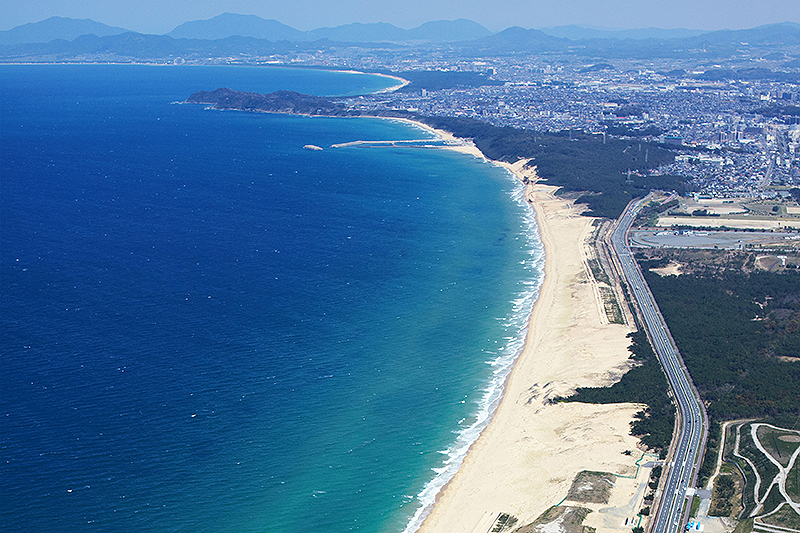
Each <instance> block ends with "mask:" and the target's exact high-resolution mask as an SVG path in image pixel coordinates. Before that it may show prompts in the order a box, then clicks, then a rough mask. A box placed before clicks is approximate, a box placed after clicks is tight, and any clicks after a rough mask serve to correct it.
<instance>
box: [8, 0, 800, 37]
mask: <svg viewBox="0 0 800 533" xmlns="http://www.w3.org/2000/svg"><path fill="white" fill-rule="evenodd" d="M225 11H228V12H231V13H242V14H252V15H258V16H260V17H262V18H267V19H276V20H279V21H281V22H283V23H284V24H288V25H289V26H292V27H294V28H297V29H299V30H309V29H314V28H319V27H323V26H338V25H340V24H348V23H351V22H389V23H391V24H394V25H395V26H399V27H401V28H411V27H414V26H418V25H419V24H422V23H423V22H426V21H430V20H442V19H448V20H452V19H456V18H468V19H471V20H474V21H476V22H479V23H481V24H483V25H484V26H486V27H487V28H489V29H490V30H493V31H499V30H502V29H505V28H507V27H509V26H523V27H525V28H543V27H549V26H560V25H564V24H585V25H593V26H598V27H607V28H644V27H651V26H654V27H659V28H691V29H708V30H716V29H726V28H728V29H741V28H751V27H754V26H759V25H762V24H770V23H774V22H787V21H788V22H798V23H800V0H0V13H2V14H3V16H2V18H1V19H0V30H6V29H10V28H12V27H14V26H18V25H20V24H25V23H26V22H37V21H40V20H43V19H45V18H48V17H51V16H62V17H72V18H90V19H93V20H96V21H98V22H102V23H104V24H109V25H111V26H121V27H123V28H127V29H130V30H134V31H139V32H143V33H167V32H168V31H170V30H171V29H172V28H174V27H175V26H177V25H179V24H181V23H183V22H186V21H188V20H197V19H207V18H211V17H213V16H215V15H219V14H220V13H223V12H225Z"/></svg>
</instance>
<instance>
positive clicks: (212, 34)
mask: <svg viewBox="0 0 800 533" xmlns="http://www.w3.org/2000/svg"><path fill="white" fill-rule="evenodd" d="M167 35H169V36H170V37H173V38H175V39H208V40H213V39H225V38H227V37H233V36H235V35H236V36H239V37H253V38H255V39H266V40H268V41H308V40H309V39H308V38H307V37H306V35H305V32H302V31H300V30H296V29H294V28H292V27H291V26H287V25H286V24H282V23H280V22H278V21H277V20H272V19H270V20H267V19H262V18H261V17H257V16H255V15H237V14H236V13H223V14H221V15H217V16H216V17H213V18H210V19H208V20H192V21H189V22H184V23H183V24H181V25H180V26H178V27H177V28H175V29H174V30H172V31H171V32H169V33H168V34H167Z"/></svg>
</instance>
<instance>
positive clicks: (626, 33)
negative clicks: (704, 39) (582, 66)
mask: <svg viewBox="0 0 800 533" xmlns="http://www.w3.org/2000/svg"><path fill="white" fill-rule="evenodd" d="M542 32H543V33H546V34H547V35H551V36H553V37H563V38H565V39H569V40H571V41H579V40H583V39H637V40H640V39H683V38H685V37H695V36H697V35H702V34H704V33H708V32H707V31H705V30H687V29H686V28H676V29H671V30H665V29H661V28H639V29H632V30H599V29H596V28H584V27H582V26H575V25H569V26H556V27H554V28H542Z"/></svg>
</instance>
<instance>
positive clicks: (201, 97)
mask: <svg viewBox="0 0 800 533" xmlns="http://www.w3.org/2000/svg"><path fill="white" fill-rule="evenodd" d="M186 103H188V104H208V105H211V106H213V108H214V109H236V110H239V111H260V112H264V113H288V114H294V115H334V116H336V115H342V114H344V113H345V112H346V110H345V108H344V106H343V105H342V104H340V103H337V102H335V101H334V100H331V99H330V98H323V97H319V96H312V95H309V94H301V93H297V92H294V91H277V92H274V93H269V94H258V93H250V92H241V91H234V90H233V89H228V88H221V89H217V90H215V91H198V92H196V93H193V94H192V95H191V96H189V98H187V99H186Z"/></svg>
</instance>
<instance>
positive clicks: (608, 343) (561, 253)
mask: <svg viewBox="0 0 800 533" xmlns="http://www.w3.org/2000/svg"><path fill="white" fill-rule="evenodd" d="M382 118H383V117H382ZM389 120H400V121H402V122H405V123H407V124H410V125H414V126H416V127H419V128H421V129H423V130H425V131H428V132H429V133H432V134H434V135H436V136H437V137H438V138H439V139H440V140H444V141H447V140H455V139H456V138H455V137H454V136H453V135H452V134H450V133H449V132H446V131H442V130H437V129H435V128H432V127H430V126H428V125H426V124H423V123H420V122H417V121H414V120H411V119H405V118H391V119H389ZM441 148H444V149H447V150H454V151H458V152H461V153H467V154H470V155H473V156H474V157H478V158H481V159H483V160H484V161H487V162H490V163H493V164H495V165H497V166H500V167H502V168H505V169H506V170H508V171H509V172H511V173H512V174H513V175H514V176H515V177H516V178H517V179H519V180H520V181H521V182H522V183H523V184H525V199H526V201H527V203H528V205H529V206H530V207H531V208H532V209H533V211H534V213H535V218H536V223H537V226H538V231H539V235H540V238H541V241H542V245H543V246H544V250H545V268H544V279H543V280H542V282H541V284H540V287H539V293H538V296H537V298H536V301H535V303H534V305H533V308H532V310H531V313H530V316H529V318H528V320H527V324H528V327H527V334H526V337H525V341H524V346H523V349H522V351H521V353H519V355H518V356H517V359H516V361H515V362H514V364H513V368H512V370H511V372H510V374H509V375H508V377H507V378H506V381H505V384H504V387H503V393H502V398H501V400H500V403H499V406H498V407H497V409H496V410H495V411H494V413H492V414H491V421H490V422H489V423H488V425H487V426H486V427H485V428H484V429H483V431H481V433H480V435H479V436H478V437H477V439H476V440H475V441H474V442H473V443H472V445H471V446H470V448H469V450H468V452H467V454H466V456H465V457H464V459H463V462H462V464H461V466H460V467H459V469H458V470H457V472H456V473H455V475H454V476H453V477H452V478H451V479H450V480H448V481H447V482H446V484H445V485H444V486H443V488H442V489H440V490H439V491H438V493H437V494H436V496H435V499H434V503H433V504H432V505H428V506H427V507H426V508H424V509H421V510H420V511H418V515H415V519H412V521H411V523H410V524H409V525H408V527H407V528H406V530H405V531H406V532H408V533H410V532H415V531H416V532H419V533H460V532H463V533H487V532H488V530H489V529H490V528H491V527H492V525H493V523H494V519H495V518H496V517H497V516H498V515H499V514H500V513H508V514H510V515H513V516H514V517H516V518H518V520H519V522H518V523H517V525H518V526H522V525H525V524H528V523H530V522H532V521H533V520H535V519H536V518H537V517H538V516H539V515H540V514H541V513H542V512H544V511H545V510H546V509H547V508H548V507H551V506H553V505H556V504H558V503H559V502H560V501H562V500H563V499H564V497H565V496H566V495H567V491H568V490H569V487H570V485H571V483H572V480H573V478H574V477H575V475H577V473H578V472H580V471H581V470H595V471H596V470H602V471H608V472H612V473H618V474H623V475H625V474H629V473H630V469H631V463H632V462H631V461H630V458H629V456H627V455H625V454H624V452H626V451H636V450H637V444H638V438H635V437H633V436H631V435H630V434H629V433H630V426H629V423H630V421H631V420H633V417H634V414H635V413H637V412H638V411H639V410H641V409H642V406H641V405H638V404H631V403H626V404H610V405H595V404H579V403H559V404H550V403H549V400H550V399H551V398H553V397H556V396H566V395H569V394H570V393H571V392H572V391H573V390H574V389H575V388H576V387H585V386H603V385H609V384H611V383H613V382H615V381H617V380H618V379H619V377H620V376H621V375H622V374H623V373H624V372H626V371H627V370H628V369H629V368H630V366H631V364H630V361H629V359H628V356H629V352H628V350H627V348H628V346H629V344H630V341H629V339H628V338H627V334H628V333H629V332H631V331H633V330H634V328H633V327H631V326H628V325H621V324H608V323H607V321H603V320H602V319H601V317H600V308H599V306H598V305H597V304H596V302H595V300H596V296H595V292H594V290H593V287H592V284H591V281H590V279H591V277H590V276H588V275H587V274H586V270H585V269H586V268H588V267H587V266H586V264H585V253H584V251H583V248H584V247H585V246H586V242H585V241H586V238H587V237H588V235H589V234H590V232H591V230H592V222H593V221H594V220H595V219H594V218H589V217H583V216H581V215H580V213H581V212H582V211H583V207H582V206H580V205H576V204H574V202H572V201H570V200H566V199H563V198H559V197H557V196H555V191H556V190H557V187H555V186H550V185H544V184H541V183H537V181H538V176H537V175H536V171H535V168H534V169H525V168H524V165H525V163H527V161H526V160H521V161H518V162H516V163H514V164H509V163H505V162H500V161H493V160H491V159H489V158H487V157H486V156H484V154H483V153H482V152H480V150H478V148H477V147H475V146H474V145H473V144H471V143H466V142H465V143H463V144H461V145H459V146H442V147H441ZM426 488H427V485H426ZM598 525H599V524H598ZM601 527H602V526H601Z"/></svg>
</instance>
